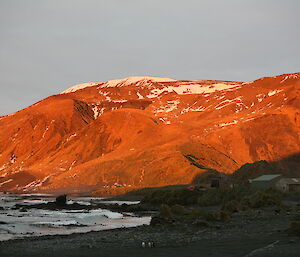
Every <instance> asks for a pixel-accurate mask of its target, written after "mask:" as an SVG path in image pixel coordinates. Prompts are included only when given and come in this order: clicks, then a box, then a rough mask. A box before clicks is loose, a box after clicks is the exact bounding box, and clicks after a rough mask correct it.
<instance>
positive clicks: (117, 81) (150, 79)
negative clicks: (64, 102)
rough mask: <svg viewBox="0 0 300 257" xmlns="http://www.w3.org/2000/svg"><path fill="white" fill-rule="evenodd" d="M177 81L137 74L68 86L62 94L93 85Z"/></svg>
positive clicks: (125, 84)
mask: <svg viewBox="0 0 300 257" xmlns="http://www.w3.org/2000/svg"><path fill="white" fill-rule="evenodd" d="M172 81H176V80H175V79H171V78H161V77H150V76H136V77H128V78H123V79H114V80H108V81H106V82H91V83H83V84H78V85H75V86H72V87H70V88H68V89H67V90H65V91H63V92H62V93H61V94H67V93H72V92H75V91H78V90H80V89H84V88H86V87H92V86H96V85H99V84H101V85H100V86H99V87H100V88H105V87H118V86H128V85H131V84H136V85H139V82H141V83H145V82H150V83H151V82H152V83H153V82H172Z"/></svg>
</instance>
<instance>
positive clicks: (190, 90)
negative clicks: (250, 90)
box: [147, 83, 241, 98]
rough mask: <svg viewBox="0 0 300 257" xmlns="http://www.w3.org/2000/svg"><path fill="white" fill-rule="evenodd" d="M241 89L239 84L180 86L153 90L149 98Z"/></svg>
mask: <svg viewBox="0 0 300 257" xmlns="http://www.w3.org/2000/svg"><path fill="white" fill-rule="evenodd" d="M238 88H241V86H240V85H238V84H222V83H216V84H211V85H202V84H184V83H182V84H179V85H178V86H166V87H164V88H162V89H157V88H156V89H153V90H151V94H149V95H147V98H156V97H158V96H159V95H161V94H162V93H170V92H175V93H176V94H178V95H192V94H211V93H214V92H217V91H223V90H225V91H228V90H235V89H238Z"/></svg>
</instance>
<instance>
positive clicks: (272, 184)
mask: <svg viewBox="0 0 300 257" xmlns="http://www.w3.org/2000/svg"><path fill="white" fill-rule="evenodd" d="M280 178H281V175H280V174H270V175H262V176H259V177H257V178H255V179H251V180H250V183H251V187H252V188H254V189H268V188H276V183H277V182H278V181H279V180H280Z"/></svg>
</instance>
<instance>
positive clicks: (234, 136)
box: [0, 73, 300, 192]
mask: <svg viewBox="0 0 300 257" xmlns="http://www.w3.org/2000/svg"><path fill="white" fill-rule="evenodd" d="M299 109H300V73H294V74H284V75H280V76H275V77H266V78H261V79H258V80H255V81H251V82H244V83H243V82H231V81H216V80H194V81H188V80H184V81H182V80H181V81H179V80H174V79H169V78H156V77H130V78H125V79H121V80H111V81H107V82H101V83H85V84H81V85H76V86H74V87H72V88H69V89H67V90H66V91H64V92H62V93H61V94H58V95H54V96H50V97H48V98H46V99H44V100H42V101H40V102H38V103H36V104H34V105H32V106H29V107H28V108H25V109H23V110H21V111H19V112H17V113H14V114H11V115H7V116H3V117H0V190H1V191H21V192H31V191H34V192H42V191H85V190H96V189H97V190H101V189H103V190H106V189H107V190H109V189H111V188H113V187H116V186H117V187H119V186H122V188H125V189H130V188H136V187H146V186H162V185H168V184H183V183H190V182H191V181H193V179H194V178H195V177H196V176H197V175H199V174H201V173H202V172H203V171H207V170H215V171H218V172H223V173H227V174H229V173H233V172H234V171H235V170H238V169H239V168H240V167H241V166H242V165H244V164H246V163H251V162H256V161H260V160H266V161H269V162H277V163H279V164H280V165H281V166H282V167H283V166H284V167H283V168H284V170H287V171H288V172H289V174H293V175H298V176H299V174H300V168H299V167H300V165H295V162H296V163H298V161H299V160H298V159H299V158H298V159H296V161H295V158H293V165H292V166H291V167H292V168H291V167H290V166H289V162H288V161H284V162H282V164H281V160H284V159H287V158H288V157H289V156H295V154H298V153H299V152H300V139H299V134H300V133H299V132H300V111H299ZM299 162H300V161H299Z"/></svg>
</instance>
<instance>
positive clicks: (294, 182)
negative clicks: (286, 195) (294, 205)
mask: <svg viewBox="0 0 300 257" xmlns="http://www.w3.org/2000/svg"><path fill="white" fill-rule="evenodd" d="M276 188H277V189H278V190H280V191H282V192H300V178H281V179H280V180H279V181H278V182H277V183H276Z"/></svg>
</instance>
